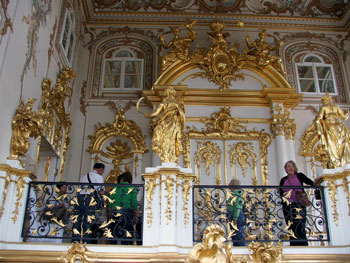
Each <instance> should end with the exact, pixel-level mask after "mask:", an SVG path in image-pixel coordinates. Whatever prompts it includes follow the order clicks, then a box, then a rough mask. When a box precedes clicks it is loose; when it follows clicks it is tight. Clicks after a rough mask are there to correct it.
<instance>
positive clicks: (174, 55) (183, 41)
mask: <svg viewBox="0 0 350 263" xmlns="http://www.w3.org/2000/svg"><path fill="white" fill-rule="evenodd" d="M196 22H197V20H194V21H192V22H191V21H189V22H188V23H187V24H186V25H185V27H186V29H187V30H188V33H187V34H186V36H185V37H183V38H181V37H180V28H179V27H173V28H172V29H171V32H172V33H173V35H174V37H173V39H172V40H170V41H169V42H168V43H166V42H165V38H164V35H165V33H162V34H161V35H160V42H161V43H162V47H164V48H165V49H168V48H170V47H171V48H172V49H173V50H172V51H170V52H169V53H168V54H165V55H164V56H163V57H162V70H165V69H166V68H167V67H168V66H169V65H170V64H171V63H174V62H175V61H177V60H186V59H188V52H189V49H190V45H191V42H193V40H194V39H195V38H196V36H197V34H196V33H195V32H194V30H193V29H192V27H193V25H194V24H195V23H196ZM167 33H169V32H167ZM167 33H166V34H167Z"/></svg>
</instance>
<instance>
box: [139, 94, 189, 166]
mask: <svg viewBox="0 0 350 263" xmlns="http://www.w3.org/2000/svg"><path fill="white" fill-rule="evenodd" d="M164 95H165V98H164V99H163V101H162V102H161V103H160V104H159V106H158V108H157V109H156V110H155V111H154V112H153V113H151V114H147V113H143V112H141V113H142V114H143V115H144V116H145V117H146V118H156V119H155V122H154V123H156V125H155V128H154V131H153V136H152V150H153V151H154V152H155V153H156V154H157V155H158V156H159V157H160V160H161V161H162V162H163V163H178V161H179V157H180V155H181V153H182V151H183V147H182V131H183V129H184V126H185V108H184V105H183V102H179V101H177V100H176V90H175V89H174V88H173V87H170V88H167V89H166V90H165V91H164ZM142 99H143V98H141V99H139V101H138V102H137V105H136V108H137V110H138V111H139V103H140V102H141V100H142ZM139 112H140V111H139Z"/></svg>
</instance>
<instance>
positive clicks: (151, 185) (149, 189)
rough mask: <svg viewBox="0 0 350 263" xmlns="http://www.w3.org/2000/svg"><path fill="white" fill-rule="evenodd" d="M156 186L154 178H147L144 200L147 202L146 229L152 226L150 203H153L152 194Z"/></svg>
mask: <svg viewBox="0 0 350 263" xmlns="http://www.w3.org/2000/svg"><path fill="white" fill-rule="evenodd" d="M155 186H156V179H155V178H149V179H148V180H147V181H146V200H147V206H146V210H147V225H148V227H151V225H152V218H153V213H152V202H153V193H154V188H155Z"/></svg>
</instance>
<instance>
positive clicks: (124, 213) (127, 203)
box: [110, 172, 137, 245]
mask: <svg viewBox="0 0 350 263" xmlns="http://www.w3.org/2000/svg"><path fill="white" fill-rule="evenodd" d="M117 182H118V185H117V186H115V187H114V189H113V190H112V194H111V195H110V199H111V200H113V203H111V204H110V208H112V218H113V219H114V221H115V222H114V223H112V224H111V231H112V234H113V236H114V237H117V238H122V239H125V238H132V237H133V234H134V227H133V225H134V224H136V222H135V220H136V211H137V193H136V189H135V187H127V186H123V185H128V184H132V174H131V173H130V172H125V173H122V174H121V175H119V176H118V180H117ZM111 243H112V244H115V243H116V242H113V241H112V242H111ZM121 244H122V245H131V242H130V241H121Z"/></svg>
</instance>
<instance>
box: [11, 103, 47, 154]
mask: <svg viewBox="0 0 350 263" xmlns="http://www.w3.org/2000/svg"><path fill="white" fill-rule="evenodd" d="M35 101H36V99H33V98H30V99H28V102H27V104H24V102H23V101H21V103H20V105H19V106H18V108H17V110H16V115H15V117H14V118H13V120H12V138H11V150H10V156H9V157H8V159H14V160H18V157H19V156H24V155H25V154H26V152H27V151H28V149H29V146H30V143H29V137H32V138H37V137H38V136H39V135H41V134H42V130H43V126H42V118H41V116H40V114H37V113H36V112H34V111H33V106H34V102H35Z"/></svg>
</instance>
